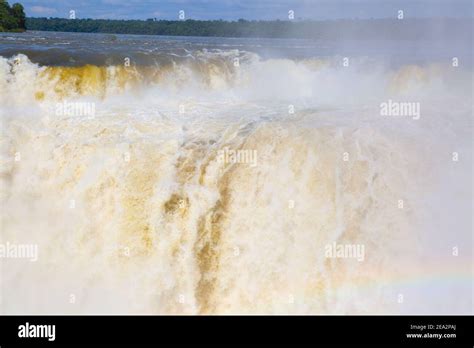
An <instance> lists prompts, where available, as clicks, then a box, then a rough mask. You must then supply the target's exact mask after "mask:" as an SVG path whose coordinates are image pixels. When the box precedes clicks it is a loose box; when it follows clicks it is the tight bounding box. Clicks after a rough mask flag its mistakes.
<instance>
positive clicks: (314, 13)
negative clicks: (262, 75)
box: [10, 0, 473, 20]
mask: <svg viewBox="0 0 474 348" xmlns="http://www.w3.org/2000/svg"><path fill="white" fill-rule="evenodd" d="M15 1H18V2H20V3H22V4H23V5H24V7H25V10H26V14H27V16H30V17H64V18H66V17H68V16H69V11H70V10H74V11H75V12H76V17H77V18H109V19H146V18H152V17H154V18H158V19H178V12H179V11H180V10H184V11H185V15H186V18H189V19H224V20H236V19H238V18H245V19H262V20H270V19H288V11H289V10H293V11H294V13H295V18H297V19H298V18H305V19H338V18H386V17H395V16H396V14H397V11H398V10H400V9H401V10H403V11H404V13H405V18H408V17H471V18H472V16H473V13H472V0H14V1H11V0H10V4H11V3H13V2H15Z"/></svg>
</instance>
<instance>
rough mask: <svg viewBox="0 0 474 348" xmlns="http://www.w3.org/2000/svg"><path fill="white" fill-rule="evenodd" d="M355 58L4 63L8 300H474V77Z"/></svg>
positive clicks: (369, 308) (466, 304)
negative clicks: (25, 251) (11, 248)
mask: <svg viewBox="0 0 474 348" xmlns="http://www.w3.org/2000/svg"><path fill="white" fill-rule="evenodd" d="M342 61H343V60H342V57H336V58H334V59H331V60H320V59H319V60H318V59H303V60H301V59H300V60H296V59H261V58H260V57H259V56H258V55H256V54H249V53H245V54H244V53H242V52H239V51H234V50H229V51H200V52H198V53H195V54H194V57H193V59H190V60H187V61H182V62H177V63H173V64H166V65H162V66H159V65H157V66H142V67H137V66H133V65H132V66H130V67H123V66H108V67H105V66H102V67H100V66H92V65H89V66H80V67H44V66H43V67H40V66H38V65H36V64H33V63H32V62H31V61H30V60H29V59H28V57H27V56H24V55H18V56H15V57H11V58H9V59H7V58H0V112H1V117H2V119H1V120H2V128H1V163H0V164H1V167H0V168H1V196H0V198H1V202H2V214H1V215H0V217H1V240H0V241H1V242H2V243H6V242H9V243H16V244H22V243H23V244H36V245H38V260H37V261H36V262H31V261H30V260H28V259H17V258H4V259H3V260H2V270H1V274H2V292H3V293H2V303H1V306H0V308H1V311H2V312H3V313H313V314H314V313H409V312H411V313H413V312H415V313H425V312H432V313H440V312H441V313H465V312H469V311H470V310H471V306H472V299H471V297H470V292H471V291H472V285H471V277H472V275H471V267H472V266H471V262H472V260H471V254H470V252H469V249H470V248H471V246H470V245H469V243H470V242H471V239H470V233H471V226H472V225H471V207H472V205H471V193H472V192H471V187H472V184H471V175H472V168H471V163H472V162H471V155H472V153H471V137H472V128H471V116H472V95H471V93H472V89H471V86H470V84H471V82H472V72H471V71H470V70H469V69H466V68H463V67H462V66H461V67H453V66H452V65H451V62H450V61H447V62H445V63H444V64H443V63H440V64H431V65H429V64H425V65H418V66H417V65H406V66H401V67H396V68H388V67H384V66H382V65H380V64H377V63H374V62H370V61H366V60H363V59H359V60H352V61H351V63H350V65H349V66H347V67H345V66H344V65H343V64H342ZM407 102H408V103H414V104H413V105H414V108H413V109H410V112H411V113H410V114H409V115H405V116H396V115H393V114H392V115H385V114H383V112H382V106H381V104H383V103H387V105H388V104H389V103H407ZM415 105H418V107H419V113H417V112H416V108H415ZM233 151H240V152H233ZM453 153H456V154H457V156H458V157H456V158H454V157H455V156H456V155H455V154H453ZM234 155H235V156H234ZM237 155H238V156H237ZM337 245H350V246H354V247H363V254H360V253H358V254H357V256H358V258H356V257H350V256H349V257H348V256H347V255H345V256H346V257H345V258H343V257H328V254H327V247H328V246H334V247H337ZM453 247H458V248H459V250H460V251H459V256H453ZM353 250H356V249H353ZM357 250H358V252H360V251H361V250H362V249H360V248H359V249H357ZM333 256H334V255H333ZM448 295H449V296H448Z"/></svg>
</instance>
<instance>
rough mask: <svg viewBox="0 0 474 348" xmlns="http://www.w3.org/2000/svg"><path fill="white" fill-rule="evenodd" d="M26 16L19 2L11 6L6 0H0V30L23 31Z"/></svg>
mask: <svg viewBox="0 0 474 348" xmlns="http://www.w3.org/2000/svg"><path fill="white" fill-rule="evenodd" d="M25 30H26V16H25V11H24V10H23V6H22V5H21V4H13V5H12V6H11V7H10V5H9V4H8V2H7V1H6V0H0V31H25Z"/></svg>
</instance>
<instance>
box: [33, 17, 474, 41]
mask: <svg viewBox="0 0 474 348" xmlns="http://www.w3.org/2000/svg"><path fill="white" fill-rule="evenodd" d="M26 27H27V29H28V30H42V31H65V32H85V33H112V34H142V35H170V36H217V37H263V38H329V39H335V40H343V39H345V38H352V37H355V38H368V39H388V40H390V39H407V40H409V39H414V38H420V37H421V38H430V37H434V36H437V35H445V34H447V33H448V34H450V36H451V37H453V39H460V38H461V37H463V36H465V34H466V28H467V29H468V31H471V30H470V28H472V19H419V18H416V19H403V20H398V19H369V20H352V19H344V20H328V21H310V20H305V21H288V20H287V21H282V20H273V21H247V20H244V19H239V20H238V21H223V20H211V21H200V20H191V19H189V20H181V21H177V20H176V21H171V20H156V19H152V18H150V19H148V20H108V19H65V18H27V20H26ZM433 28H436V30H433Z"/></svg>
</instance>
